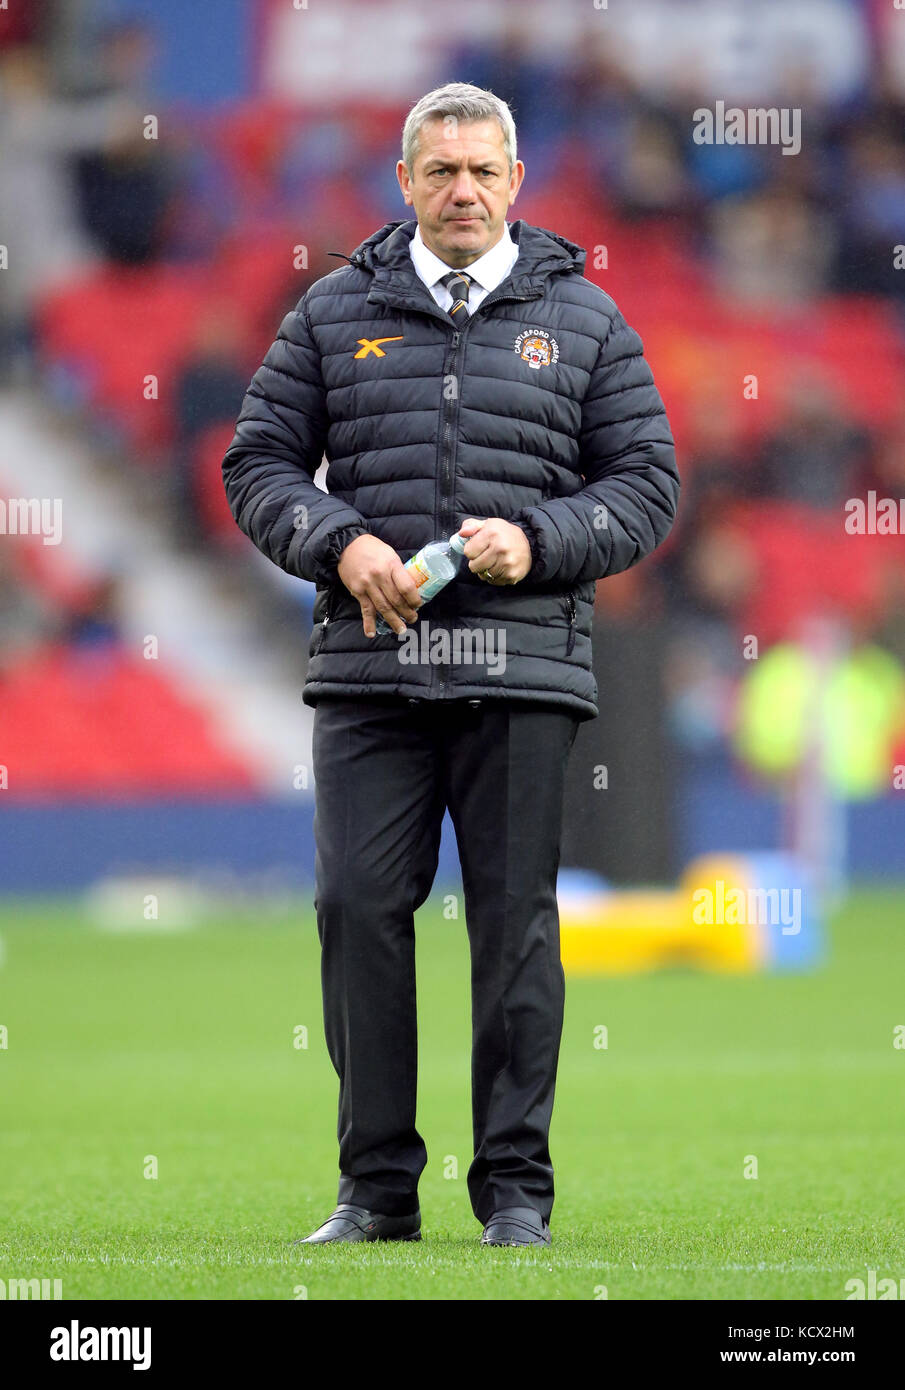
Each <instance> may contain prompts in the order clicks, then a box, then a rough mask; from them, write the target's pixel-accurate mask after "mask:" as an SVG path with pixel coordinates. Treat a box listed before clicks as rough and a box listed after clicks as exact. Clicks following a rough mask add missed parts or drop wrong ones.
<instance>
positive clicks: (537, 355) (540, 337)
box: [513, 328, 559, 371]
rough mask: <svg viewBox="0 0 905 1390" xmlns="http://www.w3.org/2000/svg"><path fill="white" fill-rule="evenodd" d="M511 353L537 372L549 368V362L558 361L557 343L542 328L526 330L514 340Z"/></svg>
mask: <svg viewBox="0 0 905 1390" xmlns="http://www.w3.org/2000/svg"><path fill="white" fill-rule="evenodd" d="M513 351H514V352H517V353H518V355H519V357H520V358H521V359H522V361H523V362H527V363H528V366H529V367H533V368H534V369H535V371H539V370H540V368H541V367H549V365H550V363H551V362H558V361H559V343H558V342H557V341H556V339H555V338H551V337H550V334H549V333H548V332H547V331H546V329H544V328H528V329H526V331H525V332H524V333H520V334H519V335H518V337H517V338H516V340H515V344H514V347H513Z"/></svg>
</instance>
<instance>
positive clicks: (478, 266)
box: [409, 222, 518, 315]
mask: <svg viewBox="0 0 905 1390" xmlns="http://www.w3.org/2000/svg"><path fill="white" fill-rule="evenodd" d="M409 249H410V251H411V256H412V261H413V262H414V265H415V270H416V271H417V273H418V275H419V277H420V278H421V279H422V280H423V281H424V283H425V285H427V288H428V289H429V290H430V292H431V294H432V295H433V296H434V299H435V300H436V301H437V303H438V304H439V305H440V308H441V309H445V310H446V311H447V313H448V312H449V310H450V308H451V307H452V302H453V297H452V295H451V294H450V292H449V290H448V289H447V288H446V286H445V285H441V284H440V281H441V280H442V279H443V276H444V275H448V274H449V272H450V271H451V270H457V269H458V267H457V266H452V265H447V264H446V263H445V261H441V260H440V257H439V256H435V255H434V253H433V251H431V249H430V248H429V247H428V246H425V244H424V242H423V241H422V239H421V228H420V227H416V228H415V235H414V236H413V237H412V239H411V241H410V242H409ZM517 260H518V246H517V244H516V243H515V242H514V241H513V240H512V237H511V236H510V235H509V223H508V222H506V223H504V225H503V235H502V236H501V237H500V239H499V241H498V242H497V243H496V245H495V246H491V248H490V250H489V251H485V252H484V254H483V256H479V257H478V259H477V260H476V261H472V263H471V265H467V266H464V267H463V269H462V274H463V275H467V276H468V277H469V279H470V280H471V282H472V283H471V285H470V286H469V290H468V308H467V312H468V314H469V315H471V314H473V313H474V311H475V309H476V308H477V307H478V305H479V304H480V302H481V300H482V299H484V298H485V297H486V296H487V295H488V294H489V293H490V291H491V290H495V289H496V287H497V285H501V284H502V283H503V281H504V280H505V279H506V277H507V275H508V274H509V273H510V271H511V270H512V267H513V266H514V265H515V263H516V261H517ZM460 312H461V310H460Z"/></svg>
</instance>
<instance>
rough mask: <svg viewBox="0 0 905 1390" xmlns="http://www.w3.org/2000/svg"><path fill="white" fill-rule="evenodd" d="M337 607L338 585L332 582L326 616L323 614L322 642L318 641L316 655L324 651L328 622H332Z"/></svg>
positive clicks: (325, 611)
mask: <svg viewBox="0 0 905 1390" xmlns="http://www.w3.org/2000/svg"><path fill="white" fill-rule="evenodd" d="M335 607H336V585H335V584H331V585H330V591H329V593H328V594H327V606H326V608H325V609H324V616H323V618H322V619H321V640H320V642H319V643H318V647H317V651H316V652H315V656H318V655H319V654H320V653H321V652H322V651H323V649H324V643H325V642H326V640H327V624H328V623H329V622H330V619H331V618H332V617H333V609H334V608H335Z"/></svg>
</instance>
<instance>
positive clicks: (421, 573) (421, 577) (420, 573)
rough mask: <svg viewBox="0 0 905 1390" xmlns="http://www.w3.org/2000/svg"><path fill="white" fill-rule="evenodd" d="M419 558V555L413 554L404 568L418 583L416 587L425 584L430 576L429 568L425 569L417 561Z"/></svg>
mask: <svg viewBox="0 0 905 1390" xmlns="http://www.w3.org/2000/svg"><path fill="white" fill-rule="evenodd" d="M419 558H420V557H419V556H418V555H415V556H413V557H412V559H411V560H409V562H408V564H407V565H406V569H407V570H408V571H409V573H410V574H411V576H412V578H413V579H414V581H415V583H416V584H417V585H418V588H419V589H420V588H421V585H422V584H426V583H427V581H428V580H429V579H430V578H431V572H430V570H427V569H425V568H424V566H423V565H421V564H419V563H418V561H419Z"/></svg>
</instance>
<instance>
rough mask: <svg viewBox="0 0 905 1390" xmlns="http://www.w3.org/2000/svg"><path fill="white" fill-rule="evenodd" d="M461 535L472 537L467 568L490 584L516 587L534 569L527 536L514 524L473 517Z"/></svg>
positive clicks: (466, 523) (461, 527) (500, 518)
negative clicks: (513, 585)
mask: <svg viewBox="0 0 905 1390" xmlns="http://www.w3.org/2000/svg"><path fill="white" fill-rule="evenodd" d="M459 534H460V535H461V536H469V537H470V540H469V542H468V544H467V545H466V547H465V558H466V560H467V561H468V568H469V569H470V570H471V572H472V574H476V575H478V577H479V578H480V579H483V580H484V582H485V583H487V584H517V583H518V582H519V580H520V579H524V577H525V575H526V574H527V573H528V571H529V570H530V568H531V547H530V545H529V544H528V537H527V536H526V535H525V533H524V531H523V530H522V529H521V527H519V526H513V524H512V522H511V521H504V520H503V518H502V517H500V516H491V517H485V518H484V520H480V519H478V518H477V517H473V516H470V517H469V518H468V520H467V521H465V522H463V523H462V525H461V526H460V527H459Z"/></svg>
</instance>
